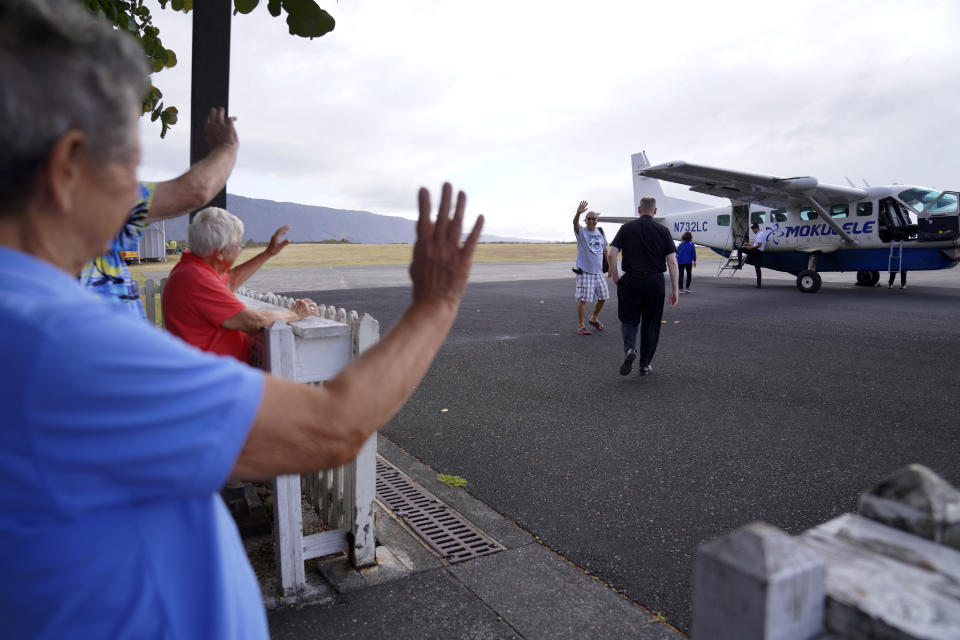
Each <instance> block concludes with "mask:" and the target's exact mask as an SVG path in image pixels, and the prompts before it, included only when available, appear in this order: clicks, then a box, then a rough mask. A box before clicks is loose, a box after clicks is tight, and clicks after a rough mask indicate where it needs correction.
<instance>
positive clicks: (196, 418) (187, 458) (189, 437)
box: [0, 247, 268, 639]
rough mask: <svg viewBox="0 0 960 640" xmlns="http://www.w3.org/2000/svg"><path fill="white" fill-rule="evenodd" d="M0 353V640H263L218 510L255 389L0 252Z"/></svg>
mask: <svg viewBox="0 0 960 640" xmlns="http://www.w3.org/2000/svg"><path fill="white" fill-rule="evenodd" d="M118 346H122V348H118ZM0 353H2V354H3V364H2V369H0V407H2V416H3V417H2V425H3V426H2V429H0V478H3V482H4V496H5V498H4V504H3V508H2V509H0V568H2V571H3V579H2V580H0V638H25V637H30V638H231V639H233V638H266V637H268V631H267V624H266V615H265V613H264V609H263V602H262V598H261V595H260V590H259V587H258V584H257V581H256V578H255V576H254V574H253V570H252V568H251V567H250V563H249V561H248V560H247V557H246V554H245V553H244V549H243V545H242V543H241V540H240V536H239V533H238V532H237V528H236V525H235V524H234V522H233V520H232V518H231V517H230V514H229V512H228V511H227V508H226V506H225V505H224V504H223V500H222V499H221V498H220V495H219V490H220V488H221V487H222V486H223V484H224V482H225V481H226V479H227V476H228V474H229V472H230V470H231V469H232V468H233V465H234V463H235V461H236V459H237V457H238V455H239V453H240V450H241V448H242V446H243V443H244V441H245V440H246V437H247V434H248V432H249V429H250V426H251V424H252V423H253V418H254V416H255V415H256V412H257V409H258V407H259V404H260V398H261V397H262V395H263V374H262V372H260V371H258V370H256V369H252V368H250V367H247V366H245V365H243V364H240V363H238V362H237V361H236V360H233V359H232V358H222V357H217V356H213V355H210V354H205V353H203V352H201V351H199V350H197V349H194V348H193V347H190V346H188V345H186V344H184V343H183V342H181V341H180V340H177V339H176V338H174V337H172V336H170V335H168V334H165V333H164V332H162V331H160V330H158V329H156V328H154V327H151V326H150V325H148V324H146V323H144V322H142V321H140V320H138V319H137V318H135V317H133V316H131V315H128V314H121V313H117V312H116V309H115V308H114V307H113V306H112V305H111V304H110V303H108V302H106V301H104V300H101V299H99V298H97V297H96V296H94V295H93V294H91V293H90V292H89V291H87V290H85V289H84V288H83V287H81V286H80V284H79V283H78V282H77V280H76V279H75V278H72V277H70V276H69V275H68V274H66V273H65V272H63V271H61V270H59V269H57V268H55V267H53V266H52V265H50V264H49V263H47V262H43V261H41V260H38V259H36V258H34V257H32V256H29V255H27V254H24V253H20V252H18V251H14V250H11V249H8V248H5V247H0Z"/></svg>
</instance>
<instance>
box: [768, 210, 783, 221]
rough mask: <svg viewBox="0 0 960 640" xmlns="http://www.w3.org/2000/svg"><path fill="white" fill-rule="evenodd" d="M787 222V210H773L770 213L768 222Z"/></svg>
mask: <svg viewBox="0 0 960 640" xmlns="http://www.w3.org/2000/svg"><path fill="white" fill-rule="evenodd" d="M786 221H787V210H786V209H774V210H773V211H771V212H770V222H786Z"/></svg>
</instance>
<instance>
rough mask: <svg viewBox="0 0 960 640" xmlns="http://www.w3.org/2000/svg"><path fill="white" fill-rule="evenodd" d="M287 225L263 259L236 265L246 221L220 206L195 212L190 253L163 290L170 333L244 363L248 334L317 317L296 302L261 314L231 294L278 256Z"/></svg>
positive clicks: (305, 303) (308, 305) (309, 304)
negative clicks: (278, 309) (275, 324)
mask: <svg viewBox="0 0 960 640" xmlns="http://www.w3.org/2000/svg"><path fill="white" fill-rule="evenodd" d="M289 229H290V226H289V225H286V226H283V227H280V228H279V229H277V231H276V233H274V234H273V237H272V238H270V244H269V245H267V248H266V249H265V250H264V251H263V252H262V253H260V254H258V255H256V256H254V257H253V258H250V259H249V260H247V261H246V262H244V263H242V264H238V265H236V266H234V263H235V262H236V261H237V258H239V257H240V252H241V250H242V249H243V221H242V220H240V219H239V218H237V217H236V216H234V215H233V214H231V213H229V212H228V211H225V210H223V209H220V208H217V207H207V208H206V209H204V210H202V211H200V212H199V213H197V215H196V216H194V218H193V221H191V222H190V226H189V227H188V228H187V238H188V239H189V241H190V251H185V252H184V253H183V255H182V256H181V258H180V262H179V263H178V264H177V265H176V266H175V267H174V268H173V270H172V271H171V272H170V276H169V277H168V278H167V284H166V285H165V286H164V288H163V321H164V324H165V325H166V327H167V329H168V330H169V331H170V333H172V334H174V335H175V336H178V337H179V338H181V339H182V340H183V341H184V342H187V343H188V344H192V345H194V346H195V347H199V348H200V349H203V350H204V351H210V352H212V353H218V354H221V355H228V356H233V357H235V358H237V359H238V360H240V361H241V362H246V361H247V359H248V358H249V355H250V343H249V338H248V337H247V336H248V334H251V333H256V332H258V331H260V330H261V329H263V328H264V327H269V326H270V325H271V324H273V323H274V322H276V321H277V320H283V321H284V322H293V321H295V320H302V319H303V318H306V317H307V316H309V315H316V314H317V305H316V303H314V302H313V301H311V300H297V302H296V304H295V305H294V307H293V308H292V309H289V310H283V311H260V310H256V309H250V308H247V306H246V305H244V304H243V303H242V302H240V300H239V299H237V297H236V296H235V295H234V294H233V292H234V291H236V290H237V288H238V287H240V286H241V285H242V284H243V283H244V282H246V281H247V280H248V279H249V278H250V276H252V275H253V274H254V273H256V271H257V269H259V268H260V267H262V266H263V264H264V263H265V262H266V261H267V260H269V259H270V258H272V257H273V256H275V255H277V254H278V253H280V251H281V250H283V248H284V247H285V246H287V245H288V244H290V241H289V240H281V238H282V237H283V235H284V234H286V232H287V231H288V230H289Z"/></svg>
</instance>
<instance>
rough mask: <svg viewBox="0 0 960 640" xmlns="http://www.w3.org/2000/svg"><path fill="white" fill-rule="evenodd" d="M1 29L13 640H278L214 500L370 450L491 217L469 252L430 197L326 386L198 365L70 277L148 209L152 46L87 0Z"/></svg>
mask: <svg viewBox="0 0 960 640" xmlns="http://www.w3.org/2000/svg"><path fill="white" fill-rule="evenodd" d="M0 25H2V26H0V87H2V93H0V353H2V354H3V367H2V368H0V407H3V428H2V429H0V477H2V478H3V481H4V488H5V490H6V491H5V496H6V500H5V501H4V506H3V509H0V567H2V568H3V579H2V580H0V638H223V639H231V640H235V639H241V640H244V639H248V638H251V639H258V640H259V639H263V638H266V637H267V636H268V630H267V623H266V615H265V612H264V609H263V603H262V600H261V594H260V591H259V587H258V585H257V581H256V578H255V576H254V574H253V570H252V568H251V567H250V563H249V561H248V560H247V557H246V555H245V554H244V549H243V545H242V544H241V541H240V536H239V534H238V532H237V528H236V525H235V524H234V522H233V520H232V518H231V517H230V515H229V512H228V511H227V508H226V506H225V505H224V503H223V500H222V498H221V497H220V494H219V489H220V488H221V487H222V486H223V484H224V483H225V482H226V481H227V480H228V479H229V478H246V479H255V478H270V477H275V476H277V475H281V474H292V473H308V472H311V471H316V470H319V469H326V468H332V467H336V466H339V465H341V464H344V463H346V462H348V461H350V460H351V459H353V458H354V457H355V456H356V455H357V452H358V451H359V449H360V447H361V446H362V445H363V443H364V442H366V440H367V439H368V438H369V437H370V436H371V435H372V434H373V433H375V432H376V430H377V429H379V428H380V427H381V426H382V425H384V424H385V423H386V422H387V421H388V420H389V419H390V418H391V417H392V416H393V414H394V413H396V411H397V410H398V409H399V408H400V407H401V406H403V404H404V402H406V400H407V398H408V397H409V396H410V394H411V393H412V392H413V390H414V389H415V388H416V387H417V385H418V383H419V382H420V380H421V379H422V378H423V376H424V375H425V373H426V371H427V369H428V368H429V366H430V363H431V361H432V360H433V357H434V355H435V354H436V352H437V350H438V349H439V348H440V345H441V344H442V343H443V341H444V339H445V337H446V335H447V333H448V332H449V330H450V327H451V326H452V325H453V322H454V320H455V318H456V316H457V311H458V308H459V305H460V300H461V299H462V297H463V293H464V290H465V288H466V282H467V277H468V275H469V271H470V265H471V262H472V258H473V252H474V249H475V247H476V242H477V238H478V237H479V234H480V231H481V229H482V227H483V218H482V216H481V217H478V219H477V222H476V223H475V224H474V226H473V229H472V231H471V232H470V233H469V235H468V236H467V238H466V240H464V241H463V242H461V237H462V235H461V231H462V227H463V220H464V215H465V207H466V196H465V195H464V194H463V192H459V193H458V194H457V196H456V198H454V196H453V192H452V188H451V187H450V185H449V184H445V185H444V186H443V189H442V193H441V198H440V203H439V207H438V209H437V214H436V219H435V221H434V220H433V219H432V218H431V202H430V194H429V193H428V192H427V190H426V189H420V191H419V195H418V208H419V220H418V222H417V242H416V244H415V246H414V250H413V261H412V263H411V266H410V276H411V279H412V281H413V297H412V301H411V303H410V305H409V307H408V308H407V309H406V310H405V311H404V313H403V314H402V315H401V317H400V318H399V319H398V320H397V322H396V323H395V324H394V326H393V328H392V329H391V330H390V332H389V333H387V335H385V336H384V337H383V339H381V340H380V341H379V342H378V343H377V344H376V345H374V346H373V347H371V348H370V349H368V350H366V351H364V353H363V354H362V355H360V356H359V357H358V358H356V359H355V360H352V361H351V362H350V364H349V365H348V366H346V367H345V368H344V369H343V370H342V371H341V372H340V373H338V374H337V375H336V376H334V377H333V378H332V379H330V380H329V381H327V382H326V384H324V385H323V386H318V387H314V386H312V385H303V384H297V383H294V382H292V381H290V380H282V379H279V378H274V377H272V376H270V375H268V374H265V373H263V372H262V371H259V370H257V369H253V368H251V367H249V366H247V365H245V364H242V363H240V362H237V361H236V360H234V359H232V358H221V357H217V356H214V355H211V354H207V353H204V352H202V351H199V350H197V349H195V348H193V347H190V346H188V345H186V344H185V343H183V342H182V341H180V340H178V339H176V338H174V337H172V336H170V335H169V334H166V333H165V332H161V331H157V330H156V329H155V328H153V327H150V326H149V325H148V324H147V323H145V322H143V321H141V320H140V319H139V318H136V317H134V316H133V315H132V314H125V313H117V311H116V309H115V308H114V305H112V304H111V303H110V302H108V301H105V300H103V299H102V298H99V297H97V296H96V295H94V294H93V293H91V292H90V291H89V290H87V289H85V288H84V287H82V286H81V285H80V283H79V282H78V281H77V274H78V273H79V271H80V269H81V268H82V267H83V265H84V264H86V263H87V262H88V261H89V260H90V259H92V258H94V257H95V256H97V255H100V254H101V253H102V252H103V251H104V248H105V247H107V246H108V245H109V243H110V241H111V239H112V238H114V237H115V236H116V235H117V233H118V231H119V230H120V229H121V228H122V227H123V225H124V224H125V223H126V221H127V220H128V218H129V213H130V209H131V207H132V206H133V205H134V203H135V201H136V199H137V197H138V191H139V183H138V180H137V164H138V160H139V149H140V145H139V136H138V127H137V116H138V114H139V111H140V109H139V107H140V100H141V97H142V96H143V95H144V93H145V92H146V89H147V66H146V61H145V59H144V55H143V50H142V49H141V47H140V45H139V44H138V43H137V42H136V41H134V40H133V39H132V38H130V36H128V35H127V34H125V33H124V32H123V31H122V30H120V31H118V30H115V29H113V27H112V25H110V24H109V23H107V22H106V21H103V20H100V19H98V18H95V17H93V16H92V15H91V14H90V13H89V12H87V11H86V9H85V8H84V7H83V5H82V4H81V3H77V2H76V1H75V0H4V1H3V2H0ZM118 344H119V345H123V348H117V345H118ZM145 363H146V364H145ZM132 370H136V371H137V380H136V385H131V384H130V383H129V380H128V376H129V373H128V372H130V371H132ZM118 389H119V390H120V391H121V392H122V393H118Z"/></svg>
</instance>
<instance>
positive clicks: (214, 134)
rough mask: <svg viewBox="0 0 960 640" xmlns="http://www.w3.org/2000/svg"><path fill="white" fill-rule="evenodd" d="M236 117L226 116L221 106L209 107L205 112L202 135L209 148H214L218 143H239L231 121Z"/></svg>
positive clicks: (234, 120)
mask: <svg viewBox="0 0 960 640" xmlns="http://www.w3.org/2000/svg"><path fill="white" fill-rule="evenodd" d="M236 121H237V119H236V118H235V117H233V116H231V117H229V118H228V117H227V112H226V109H224V108H223V107H219V108H211V109H210V113H208V114H207V119H206V120H205V121H204V123H203V135H204V137H205V138H206V140H207V144H208V145H210V149H215V148H217V147H219V146H220V145H223V144H227V145H234V146H236V145H239V144H240V140H239V138H237V129H236V127H234V125H233V123H234V122H236Z"/></svg>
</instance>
